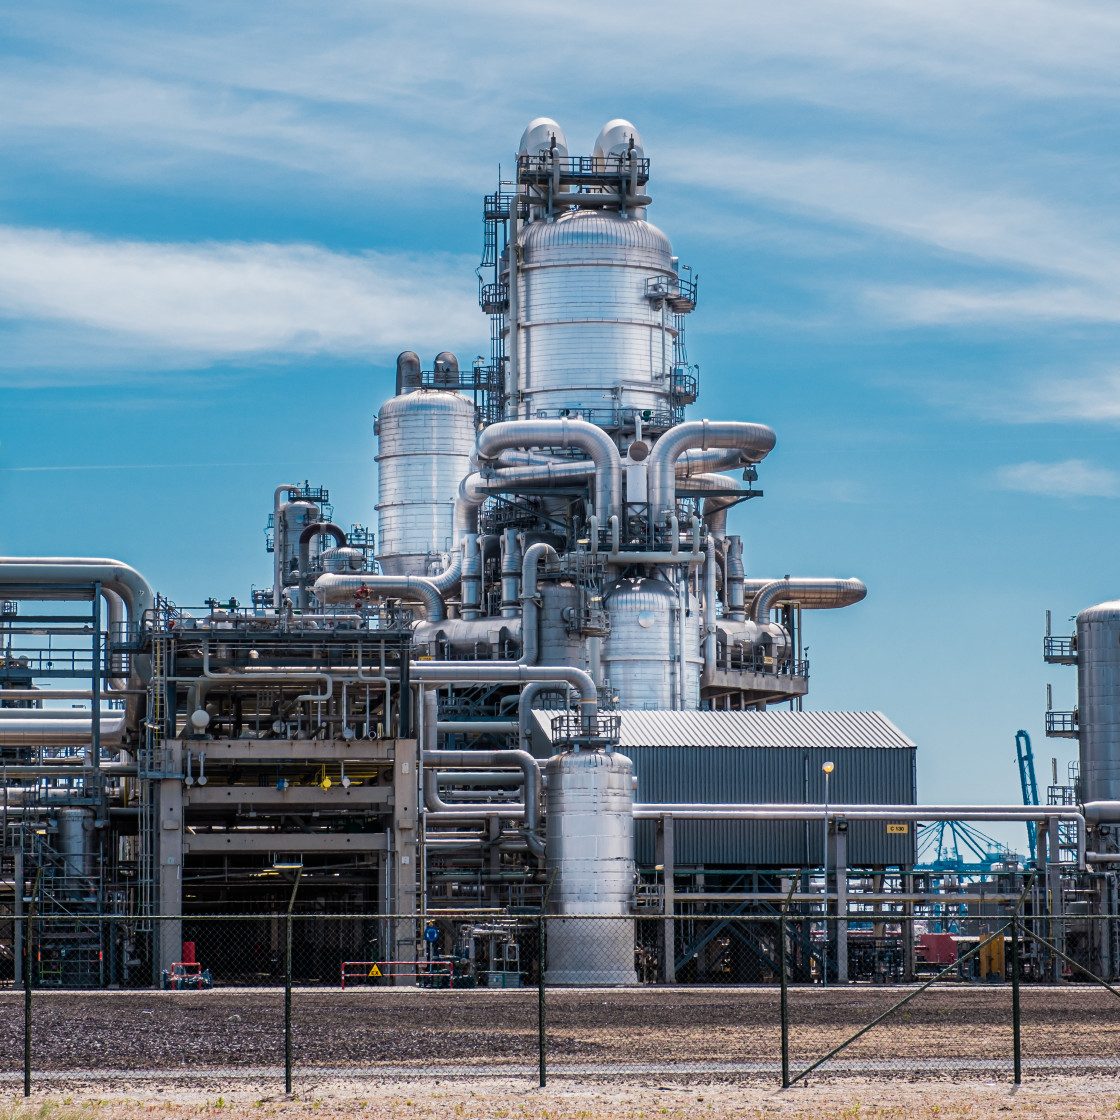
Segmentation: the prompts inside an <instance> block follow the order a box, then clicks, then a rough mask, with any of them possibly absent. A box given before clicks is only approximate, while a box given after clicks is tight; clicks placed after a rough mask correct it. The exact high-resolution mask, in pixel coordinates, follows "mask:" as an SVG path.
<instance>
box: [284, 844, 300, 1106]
mask: <svg viewBox="0 0 1120 1120" xmlns="http://www.w3.org/2000/svg"><path fill="white" fill-rule="evenodd" d="M302 878H303V864H302V863H301V864H300V866H299V867H298V868H297V869H296V881H295V882H294V883H293V884H292V897H291V898H289V899H288V913H287V914H286V915H285V918H284V1092H285V1093H287V1094H288V1095H291V1092H292V909H293V907H294V906H295V904H296V891H298V890H299V881H300V879H302Z"/></svg>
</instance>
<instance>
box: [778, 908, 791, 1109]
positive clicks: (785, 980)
mask: <svg viewBox="0 0 1120 1120" xmlns="http://www.w3.org/2000/svg"><path fill="white" fill-rule="evenodd" d="M781 930H782V932H781V940H782V947H781V953H780V967H781V970H782V1088H783V1089H788V1088H789V968H788V962H787V949H786V943H787V939H788V930H787V928H786V912H785V910H783V911H782V921H781Z"/></svg>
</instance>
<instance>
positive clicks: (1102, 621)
mask: <svg viewBox="0 0 1120 1120" xmlns="http://www.w3.org/2000/svg"><path fill="white" fill-rule="evenodd" d="M1077 727H1078V738H1079V740H1080V751H1081V786H1080V794H1081V800H1082V801H1083V802H1085V801H1120V600H1117V601H1115V602H1111V603H1100V604H1099V605H1097V606H1095V607H1087V608H1086V609H1085V610H1083V611H1082V612H1081V613H1080V614H1079V615H1078V616H1077Z"/></svg>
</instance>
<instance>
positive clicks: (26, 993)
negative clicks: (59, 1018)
mask: <svg viewBox="0 0 1120 1120" xmlns="http://www.w3.org/2000/svg"><path fill="white" fill-rule="evenodd" d="M17 890H20V891H22V890H23V884H22V883H18V884H17ZM32 905H34V903H32ZM33 961H34V958H33V957H32V955H31V919H30V918H24V928H23V1095H24V1096H25V1097H29V1096H31V969H32V967H33Z"/></svg>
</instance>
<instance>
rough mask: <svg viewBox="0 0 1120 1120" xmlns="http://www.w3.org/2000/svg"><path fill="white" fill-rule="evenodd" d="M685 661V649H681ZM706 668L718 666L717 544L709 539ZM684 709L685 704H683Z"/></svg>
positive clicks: (705, 609)
mask: <svg viewBox="0 0 1120 1120" xmlns="http://www.w3.org/2000/svg"><path fill="white" fill-rule="evenodd" d="M681 661H682V662H683V661H684V647H683V646H682V647H681ZM704 668H706V669H707V670H708V672H709V673H712V672H715V670H716V669H717V668H718V665H717V664H716V542H715V538H714V537H712V536H710V535H709V537H708V559H707V562H706V564H705V565H704ZM681 707H682V708H683V707H684V704H683V703H682V704H681Z"/></svg>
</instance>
